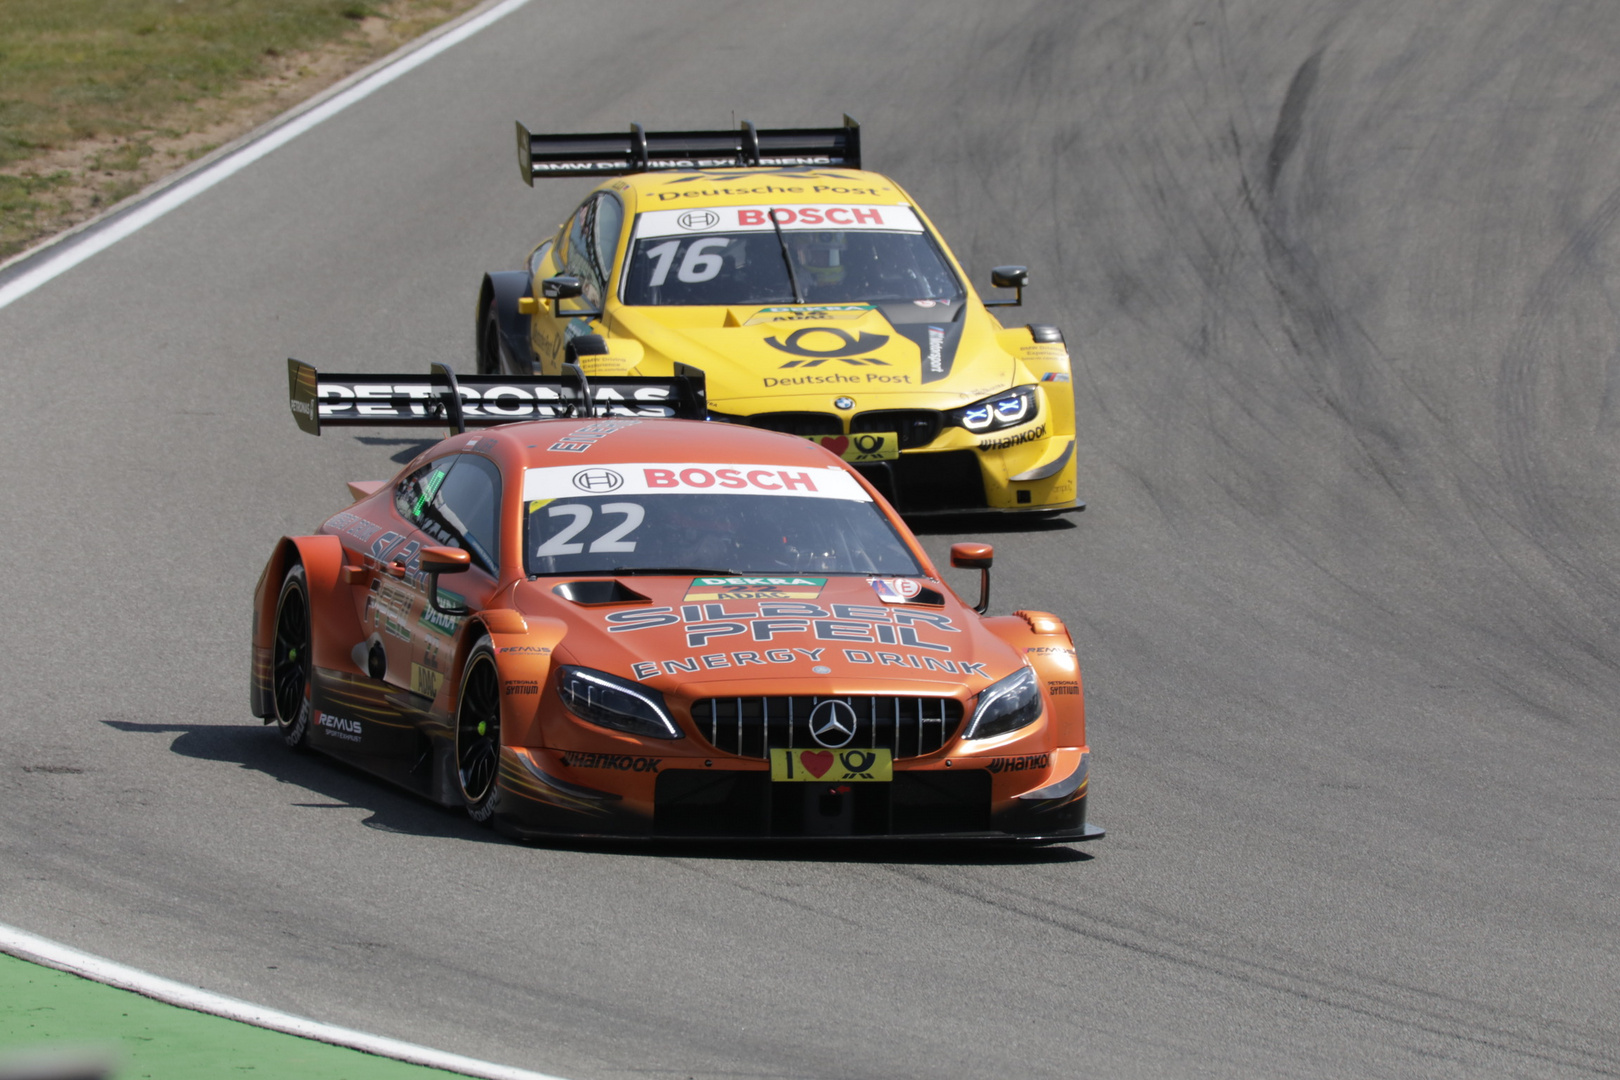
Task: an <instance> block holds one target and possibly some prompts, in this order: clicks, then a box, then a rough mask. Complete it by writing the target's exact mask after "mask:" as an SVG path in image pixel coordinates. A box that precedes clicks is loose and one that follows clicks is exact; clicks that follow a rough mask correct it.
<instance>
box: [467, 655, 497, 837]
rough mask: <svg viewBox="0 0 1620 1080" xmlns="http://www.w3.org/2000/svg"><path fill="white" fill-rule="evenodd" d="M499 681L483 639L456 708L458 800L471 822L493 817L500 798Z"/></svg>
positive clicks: (471, 664)
mask: <svg viewBox="0 0 1620 1080" xmlns="http://www.w3.org/2000/svg"><path fill="white" fill-rule="evenodd" d="M500 771H501V680H500V675H499V674H498V673H497V672H496V670H495V651H494V649H493V648H492V647H491V645H490V643H489V639H488V638H485V639H484V640H482V641H480V642H479V643H478V644H477V645H476V646H474V648H473V651H472V655H471V656H470V657H469V658H468V659H467V667H466V669H465V671H463V673H462V676H461V703H460V705H459V706H458V707H457V709H456V772H457V774H458V775H459V776H460V778H461V797H462V798H463V799H464V800H465V801H466V803H467V813H468V814H469V815H470V816H471V817H472V819H473V820H474V821H479V822H487V821H489V820H490V819H491V818H493V817H494V816H495V807H496V804H497V802H498V801H499V799H500V783H499V781H500Z"/></svg>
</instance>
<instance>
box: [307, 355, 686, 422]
mask: <svg viewBox="0 0 1620 1080" xmlns="http://www.w3.org/2000/svg"><path fill="white" fill-rule="evenodd" d="M675 369H676V370H675V374H674V375H672V376H670V377H668V378H657V377H651V376H640V375H615V376H612V377H609V378H598V379H590V380H588V379H586V377H585V376H584V375H583V374H582V373H581V372H580V370H579V368H578V367H577V366H576V365H574V364H565V365H564V366H563V374H561V375H457V374H456V373H455V372H454V371H452V370H450V368H449V366H448V365H445V364H434V365H433V367H432V370H431V372H430V373H429V374H428V375H427V377H426V378H424V377H422V376H420V375H386V374H382V375H379V374H373V373H370V372H366V373H344V374H332V373H330V372H318V371H316V370H315V369H314V368H313V367H311V366H309V365H308V364H306V363H303V362H302V361H299V360H292V359H289V360H288V361H287V398H288V401H287V403H288V405H289V406H291V408H292V414H293V419H294V420H296V421H297V422H298V426H299V427H300V428H302V429H303V430H304V431H307V432H309V433H310V434H311V435H319V434H320V433H321V429H322V428H324V427H332V426H338V425H343V426H351V427H352V426H371V425H384V426H399V425H411V426H416V427H441V426H442V427H448V428H449V429H450V433H451V434H453V435H459V434H461V433H462V432H464V431H466V430H467V429H468V428H474V427H494V426H495V425H496V424H510V423H513V422H515V421H519V420H546V419H551V418H554V417H570V416H676V417H683V418H685V419H688V420H702V419H704V418H705V417H706V416H707V414H708V391H707V388H706V383H705V380H704V377H703V372H702V371H701V370H700V369H698V368H695V367H691V366H690V365H687V364H677V365H676V366H675Z"/></svg>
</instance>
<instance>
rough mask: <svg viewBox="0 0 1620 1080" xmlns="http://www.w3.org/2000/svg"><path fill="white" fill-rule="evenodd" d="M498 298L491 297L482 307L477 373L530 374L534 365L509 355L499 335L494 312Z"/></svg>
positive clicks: (498, 322) (499, 330)
mask: <svg viewBox="0 0 1620 1080" xmlns="http://www.w3.org/2000/svg"><path fill="white" fill-rule="evenodd" d="M498 303H500V301H499V300H497V299H495V298H493V297H492V298H491V299H490V301H489V307H487V308H485V309H484V319H483V321H482V322H481V323H479V325H478V374H480V375H532V374H533V373H534V366H533V365H532V364H529V363H525V362H524V361H523V360H521V359H519V358H517V357H515V356H513V355H511V354H510V353H509V352H508V351H507V348H506V344H505V339H503V338H502V337H501V320H500V316H499V315H497V314H496V313H495V305H496V304H498Z"/></svg>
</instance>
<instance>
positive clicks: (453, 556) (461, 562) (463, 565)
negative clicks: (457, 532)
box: [418, 547, 472, 616]
mask: <svg viewBox="0 0 1620 1080" xmlns="http://www.w3.org/2000/svg"><path fill="white" fill-rule="evenodd" d="M420 559H421V562H420V563H419V564H418V565H420V566H421V567H422V572H423V573H425V574H427V579H428V585H427V595H428V603H429V604H431V605H432V606H433V610H434V611H437V612H438V613H439V614H441V615H457V616H460V615H471V614H472V609H471V608H468V607H464V606H463V605H461V604H454V605H445V604H441V603H439V575H440V574H459V573H461V572H463V571H464V570H466V569H467V568H468V567H470V566H471V565H472V556H471V555H469V554H468V553H467V552H465V551H463V550H462V549H461V548H453V547H427V548H423V549H422V552H421V555H420Z"/></svg>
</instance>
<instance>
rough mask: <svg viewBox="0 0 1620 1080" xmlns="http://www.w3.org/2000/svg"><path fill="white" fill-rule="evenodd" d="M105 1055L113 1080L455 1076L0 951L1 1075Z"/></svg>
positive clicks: (421, 1079) (419, 1079)
mask: <svg viewBox="0 0 1620 1080" xmlns="http://www.w3.org/2000/svg"><path fill="white" fill-rule="evenodd" d="M80 1050H84V1051H91V1052H102V1053H104V1055H105V1057H106V1059H107V1060H109V1061H111V1062H113V1063H114V1068H113V1071H112V1072H111V1073H110V1074H109V1076H110V1077H111V1078H112V1080H147V1078H152V1080H218V1078H219V1077H221V1076H242V1077H249V1076H264V1077H272V1076H274V1077H286V1076H297V1077H299V1078H300V1080H434V1078H437V1080H444V1078H446V1077H451V1076H455V1075H458V1074H455V1073H447V1072H442V1071H440V1070H438V1069H428V1068H424V1067H422V1066H420V1065H407V1064H405V1063H404V1062H400V1061H392V1060H390V1059H388V1058H380V1057H374V1056H373V1055H371V1054H363V1053H361V1052H360V1051H358V1050H350V1049H348V1048H347V1047H342V1046H329V1045H327V1044H326V1043H321V1042H314V1041H313V1040H310V1039H300V1038H298V1037H297V1036H294V1035H284V1034H282V1033H281V1032H279V1031H266V1030H265V1029H264V1028H256V1027H253V1026H252V1025H250V1024H243V1023H238V1022H237V1021H235V1020H226V1019H224V1018H223V1017H218V1016H210V1015H208V1014H207V1013H200V1012H193V1011H191V1010H190V1009H181V1008H177V1007H176V1006H173V1005H165V1004H164V1003H163V1002H160V1001H153V1000H152V999H151V998H146V997H142V996H141V995H139V994H135V993H131V992H130V991H127V990H117V989H114V988H113V987H110V986H103V985H102V984H101V983H98V982H93V981H91V980H90V979H84V978H80V977H79V976H77V975H69V974H67V973H66V972H62V971H57V970H55V969H54V968H47V967H41V966H39V965H38V964H31V963H29V962H27V961H25V960H18V959H17V958H16V957H13V956H7V955H5V954H3V953H0V1072H3V1071H4V1070H5V1067H6V1065H7V1063H8V1062H9V1061H10V1060H12V1059H13V1058H14V1056H16V1055H18V1054H23V1053H28V1054H30V1055H31V1054H32V1052H35V1051H52V1052H64V1053H65V1052H71V1051H80Z"/></svg>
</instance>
